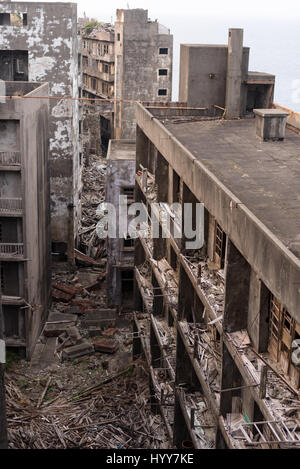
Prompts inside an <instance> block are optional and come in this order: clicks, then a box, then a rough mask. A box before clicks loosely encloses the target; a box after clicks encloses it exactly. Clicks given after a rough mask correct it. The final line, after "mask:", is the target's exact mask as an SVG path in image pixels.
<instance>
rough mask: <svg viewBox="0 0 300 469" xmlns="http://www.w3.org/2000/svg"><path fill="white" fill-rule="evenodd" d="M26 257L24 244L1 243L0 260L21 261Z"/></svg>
mask: <svg viewBox="0 0 300 469" xmlns="http://www.w3.org/2000/svg"><path fill="white" fill-rule="evenodd" d="M23 257H24V244H23V243H0V259H2V260H20V259H23Z"/></svg>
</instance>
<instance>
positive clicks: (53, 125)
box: [0, 2, 81, 258]
mask: <svg viewBox="0 0 300 469" xmlns="http://www.w3.org/2000/svg"><path fill="white" fill-rule="evenodd" d="M0 79H2V80H7V81H33V82H36V81H47V82H48V83H49V94H50V96H51V97H52V98H55V97H57V98H63V97H74V98H76V97H78V46H77V5H76V4H75V3H43V2H42V3H33V2H0ZM26 102H27V101H26ZM27 105H29V104H28V102H27ZM78 120H79V111H78V101H76V100H64V99H50V121H49V130H50V131H49V138H50V140H49V163H50V181H51V231H52V243H53V251H55V252H62V253H64V252H66V251H67V250H68V253H69V258H72V256H73V246H74V239H75V238H76V233H77V225H78V220H79V218H80V203H79V202H80V190H81V188H80V164H79V143H78V142H79V138H78V136H79V124H78Z"/></svg>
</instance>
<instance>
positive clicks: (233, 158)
mask: <svg viewBox="0 0 300 469" xmlns="http://www.w3.org/2000/svg"><path fill="white" fill-rule="evenodd" d="M241 37H242V35H241V30H230V34H229V44H230V43H231V41H233V42H232V43H233V44H234V46H233V47H228V49H227V53H228V57H227V68H226V67H223V73H224V72H226V73H225V76H220V75H219V74H218V73H216V72H217V66H218V65H219V66H220V64H218V63H217V61H216V64H213V63H212V64H210V67H209V68H208V66H207V64H206V63H205V62H204V63H203V67H204V69H205V73H204V78H203V84H201V83H202V80H199V82H198V83H197V84H196V86H197V87H198V91H199V92H200V91H201V95H200V96H199V97H198V98H197V97H196V94H195V95H194V97H193V103H194V102H195V100H196V99H197V100H198V103H199V105H201V106H203V108H205V109H203V110H202V111H201V110H199V109H198V110H186V111H184V112H183V111H180V112H178V111H176V109H172V108H171V105H170V108H169V109H168V110H164V111H163V112H162V111H160V110H157V109H155V107H153V108H151V107H150V106H149V107H148V108H146V107H144V106H142V105H141V104H138V105H137V141H136V145H137V150H136V151H137V154H136V159H137V174H136V198H135V200H136V201H137V202H144V204H145V205H146V206H147V207H148V209H149V213H150V205H151V203H152V202H154V201H155V202H157V203H160V204H163V203H166V202H167V203H169V204H172V203H174V202H178V203H179V204H180V206H181V211H179V214H181V219H182V223H183V224H184V223H185V222H184V205H183V204H184V203H187V202H189V203H191V204H192V205H193V206H194V207H195V204H196V203H199V202H201V203H202V204H204V220H205V224H204V228H205V230H204V245H203V247H202V248H201V249H196V250H190V249H186V245H185V241H186V240H185V239H184V238H182V239H180V238H176V237H175V235H174V233H175V228H176V223H177V222H176V217H175V213H173V216H171V218H170V225H169V227H166V226H165V225H163V223H162V220H163V219H164V218H165V215H166V214H165V206H164V205H160V210H159V209H156V215H155V216H156V218H157V219H158V220H159V223H160V227H161V228H160V230H161V236H160V237H159V238H157V239H152V238H151V237H149V238H146V239H144V238H143V237H140V238H139V240H138V241H137V242H136V246H135V305H136V310H137V313H136V314H135V326H134V332H135V337H136V338H135V339H134V344H133V353H134V356H136V357H138V356H140V355H141V354H143V355H144V356H145V358H146V360H147V363H148V366H149V370H150V390H151V396H152V408H153V411H154V412H160V413H161V414H162V416H163V418H164V420H165V423H166V426H167V429H168V433H169V438H170V441H171V442H172V443H173V444H174V445H176V446H177V447H178V448H192V447H193V448H196V449H197V448H198V449H201V448H202V449H204V448H240V449H243V448H272V449H276V448H292V447H299V444H300V433H299V406H297V403H298V398H299V388H300V366H299V363H298V362H297V361H295V359H294V358H293V357H294V355H293V351H294V350H295V347H296V350H297V345H295V342H294V341H295V340H296V339H299V338H300V310H299V304H300V301H299V300H300V298H299V289H298V286H297V285H298V283H299V282H298V281H299V275H300V245H299V216H297V213H298V211H299V208H298V205H299V204H298V203H297V201H296V200H295V198H294V194H295V193H297V192H298V189H299V181H298V177H297V162H296V160H295V158H294V155H295V154H296V153H297V151H298V148H299V144H300V137H299V129H300V118H299V115H296V114H295V113H293V114H291V115H289V114H290V112H287V111H286V110H285V109H282V108H280V107H278V106H277V108H276V109H273V108H272V109H270V108H271V107H272V103H271V101H270V96H271V94H272V93H271V89H270V88H269V87H270V86H272V88H273V83H274V77H273V78H272V77H270V78H268V80H272V83H268V84H266V83H262V84H260V83H255V85H254V84H253V81H251V83H249V84H247V82H246V83H245V82H243V79H242V76H243V73H245V74H246V70H244V72H243V67H242V66H240V69H238V68H236V67H232V68H230V66H229V64H230V63H232V62H233V61H234V57H240V58H241V57H242V56H243V53H244V52H243V44H242V41H241V40H237V39H241ZM188 47H189V46H186V48H188ZM204 48H205V46H199V48H198V50H199V51H200V55H202V54H203V53H204ZM196 49H197V47H196V46H192V47H190V52H191V53H194V51H195V50H196ZM210 50H211V47H210V46H207V48H206V52H207V54H210ZM220 50H221V49H220ZM221 56H222V57H223V52H222V54H221ZM220 60H221V57H220ZM222 60H223V59H222ZM192 63H196V61H195V60H193V61H192ZM242 63H243V62H242V61H240V64H242ZM181 66H182V65H181ZM184 67H186V65H184ZM190 67H191V65H190ZM197 67H199V68H201V67H200V62H199V64H198V65H197ZM208 70H210V73H213V74H215V77H214V79H219V81H221V80H222V90H223V92H224V95H223V94H220V95H219V101H214V97H213V96H214V95H213V94H212V95H209V88H207V87H205V85H207V86H208V85H209V84H211V86H212V87H214V86H215V83H216V82H215V81H213V80H214V79H211V78H210V77H209V76H207V74H206V72H207V71H208ZM234 70H235V73H234ZM200 71H201V70H199V72H200ZM184 73H185V71H181V76H182V75H183V74H184ZM249 75H250V76H252V77H253V74H248V75H246V76H249ZM256 76H257V80H258V77H260V74H256ZM206 79H207V82H206V83H205V80H206ZM251 80H253V78H251ZM265 80H266V76H265V75H264V76H263V81H265ZM231 81H232V83H231ZM199 83H200V84H201V86H200V85H199ZM245 85H246V86H245ZM189 86H193V82H192V81H191V82H190V85H189ZM261 87H263V88H261ZM253 88H255V90H254V89H253ZM234 89H235V91H234ZM240 91H241V93H240ZM202 92H203V95H202ZM207 92H208V96H210V97H209V99H208V98H207V94H206V93H207ZM253 92H254V94H253ZM187 93H188V95H189V96H192V93H193V90H187ZM245 93H246V96H245ZM264 93H265V94H264ZM256 99H259V100H261V101H260V102H261V103H264V104H268V106H267V108H265V109H253V108H252V104H253V103H256ZM220 103H223V105H224V103H226V108H227V106H228V109H230V114H231V115H232V114H234V115H235V117H236V116H237V115H238V116H239V119H224V112H222V110H220V109H219V111H220V112H221V114H220V115H219V116H215V117H212V116H209V117H208V116H207V112H208V111H210V112H214V111H213V109H212V108H214V105H216V106H220V107H223V106H221V104H220ZM241 103H248V104H247V105H246V108H245V106H244V104H243V106H242V105H241ZM250 103H252V104H250ZM207 108H209V109H207ZM250 108H252V111H253V112H252V117H250V116H249V112H250ZM215 109H216V108H215ZM242 111H243V112H242ZM286 122H287V127H286ZM295 130H296V131H295ZM140 167H143V168H144V169H143V171H139V169H140ZM279 174H280V178H278V175H279ZM171 215H172V213H171ZM193 223H194V226H195V211H194V215H193ZM166 230H167V231H166ZM162 234H165V235H166V236H165V237H164V236H162ZM298 351H299V345H298ZM296 356H297V354H296ZM298 356H299V354H298ZM295 404H296V405H295Z"/></svg>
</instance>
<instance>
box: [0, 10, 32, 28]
mask: <svg viewBox="0 0 300 469" xmlns="http://www.w3.org/2000/svg"><path fill="white" fill-rule="evenodd" d="M0 26H17V27H21V26H27V13H0Z"/></svg>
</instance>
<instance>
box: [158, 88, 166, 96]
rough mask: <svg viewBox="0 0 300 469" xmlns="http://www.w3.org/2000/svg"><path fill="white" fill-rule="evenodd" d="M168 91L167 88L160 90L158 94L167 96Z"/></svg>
mask: <svg viewBox="0 0 300 469" xmlns="http://www.w3.org/2000/svg"><path fill="white" fill-rule="evenodd" d="M167 94H168V92H167V90H166V89H160V90H158V96H167Z"/></svg>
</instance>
